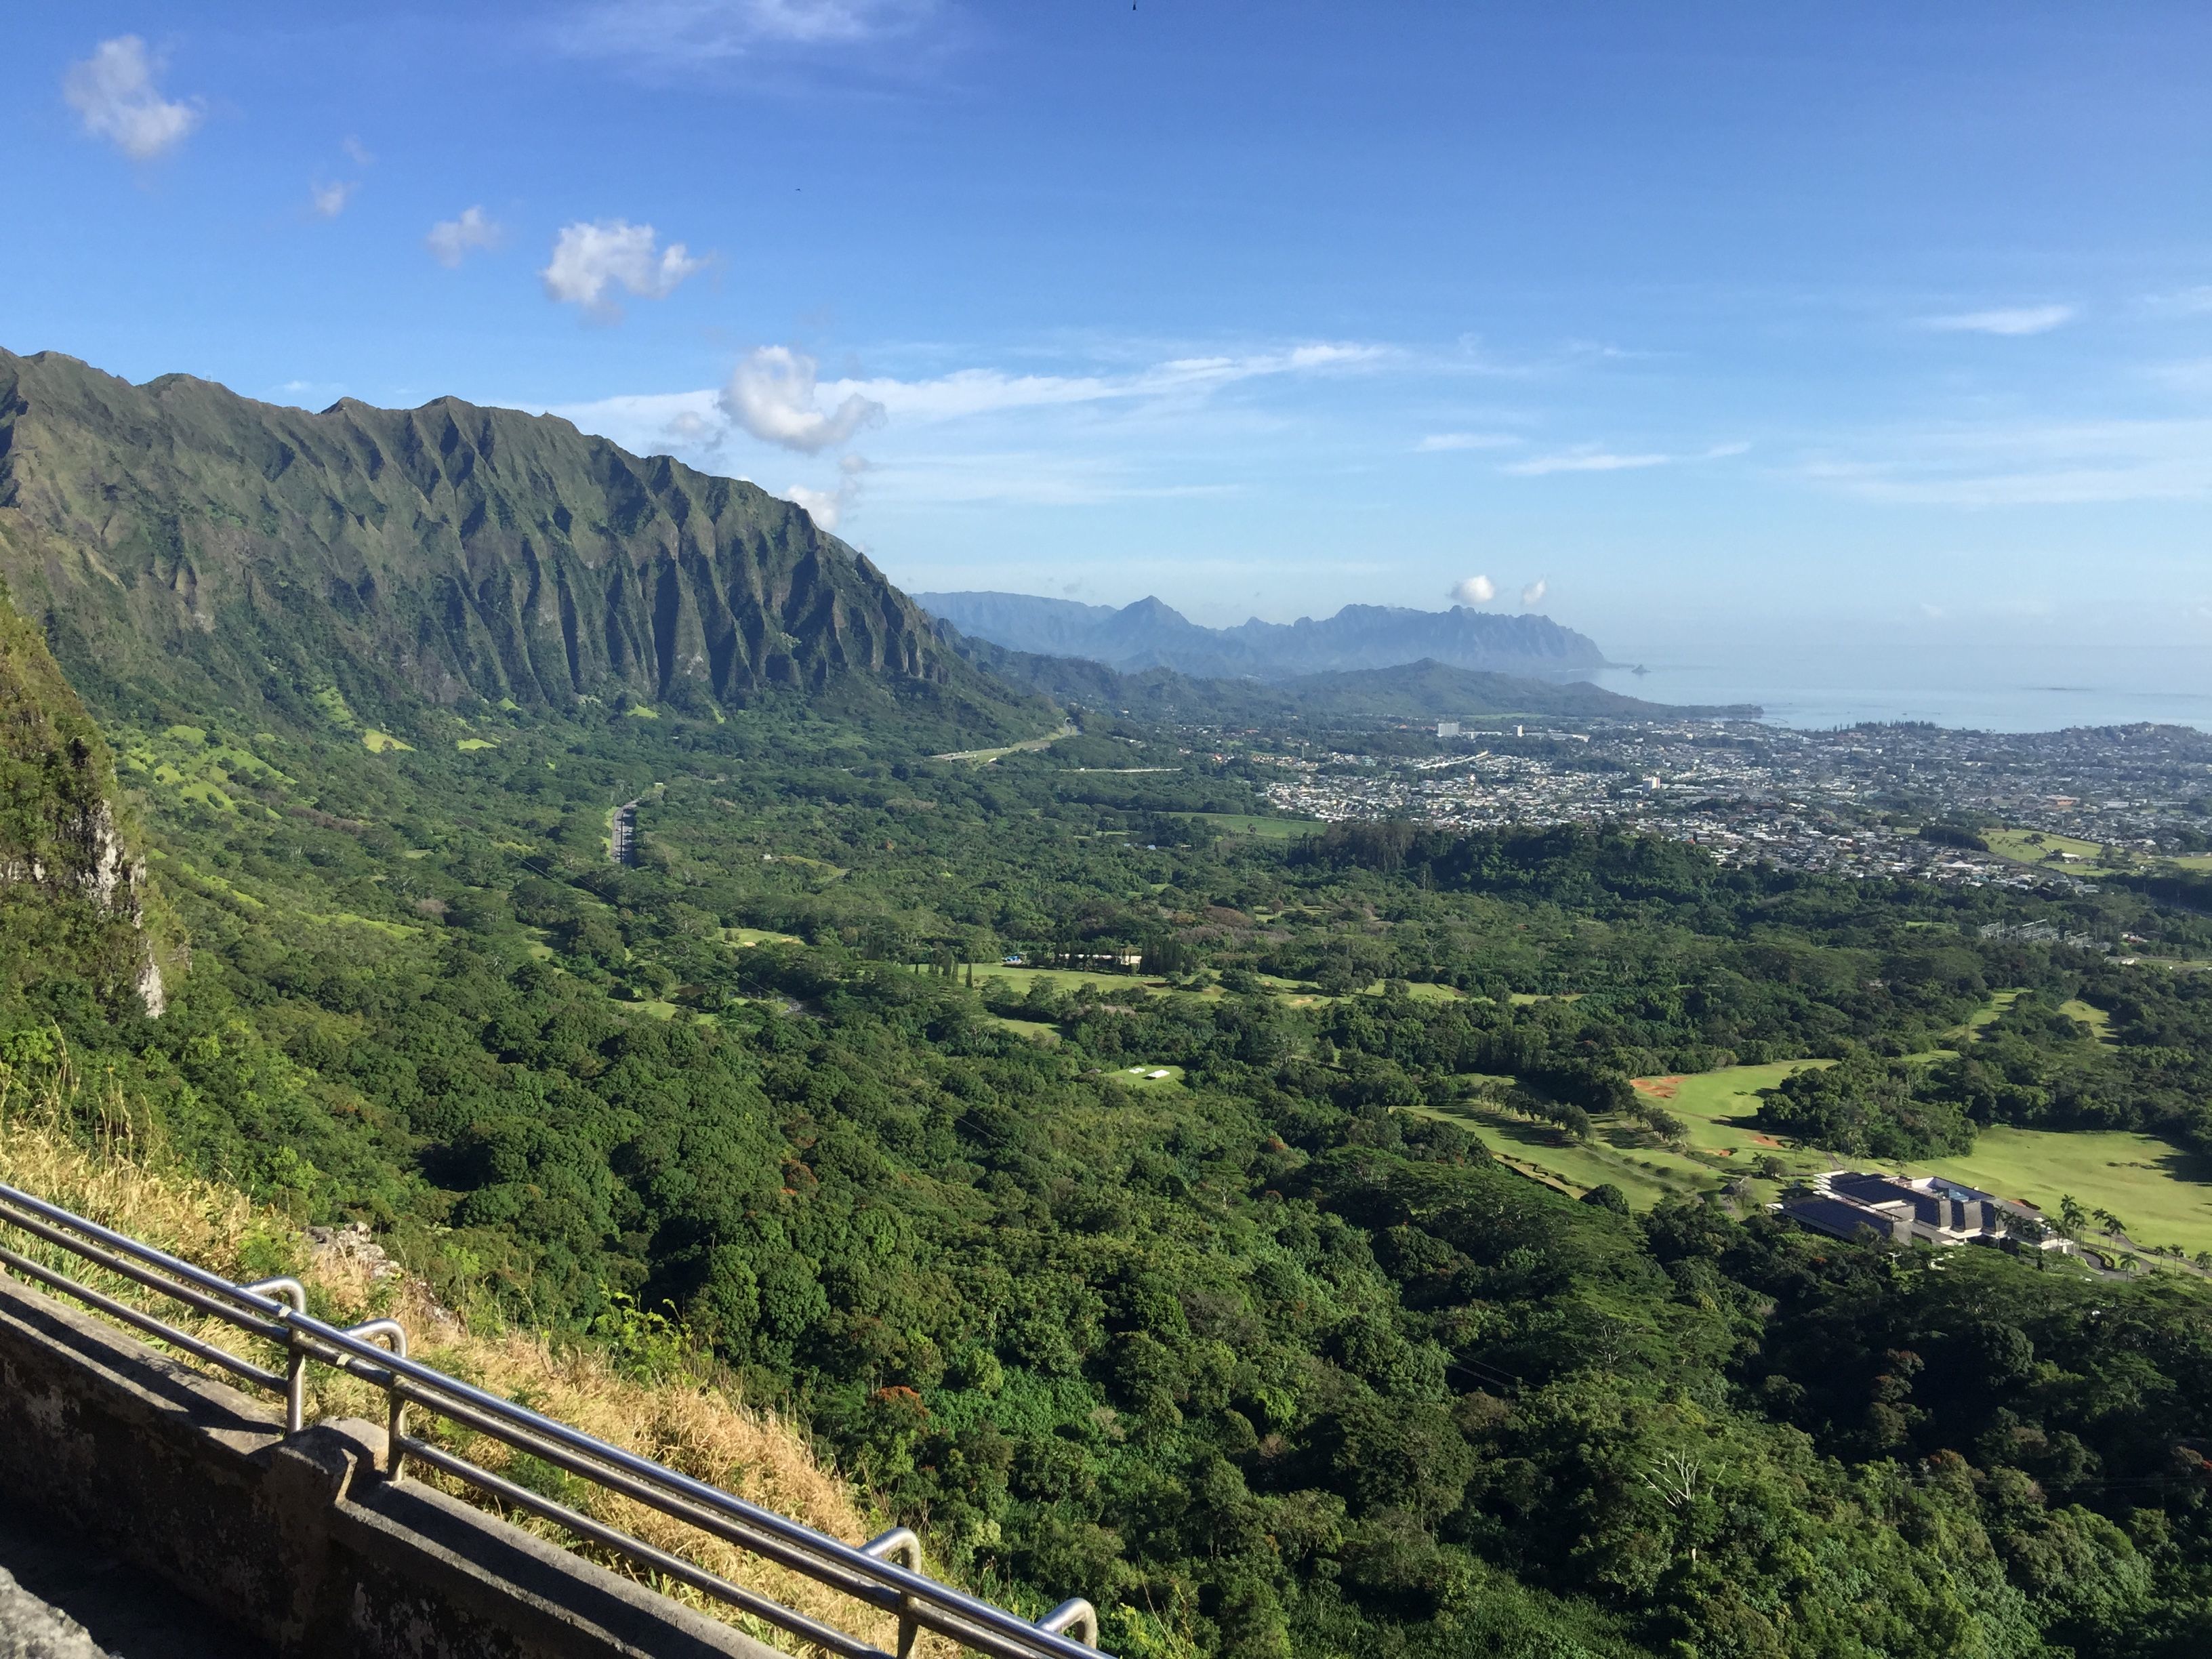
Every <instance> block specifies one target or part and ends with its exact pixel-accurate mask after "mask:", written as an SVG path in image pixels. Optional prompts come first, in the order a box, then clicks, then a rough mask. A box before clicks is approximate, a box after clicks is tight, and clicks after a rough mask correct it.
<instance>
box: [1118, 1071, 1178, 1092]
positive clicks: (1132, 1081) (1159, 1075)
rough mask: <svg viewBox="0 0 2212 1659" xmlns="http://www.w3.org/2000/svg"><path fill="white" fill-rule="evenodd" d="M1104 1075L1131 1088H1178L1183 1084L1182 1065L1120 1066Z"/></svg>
mask: <svg viewBox="0 0 2212 1659" xmlns="http://www.w3.org/2000/svg"><path fill="white" fill-rule="evenodd" d="M1106 1075H1107V1076H1108V1077H1109V1078H1111V1079H1113V1080H1114V1081H1115V1082H1116V1083H1120V1084H1125V1085H1127V1086H1128V1087H1130V1088H1132V1089H1180V1088H1182V1086H1183V1081H1182V1066H1116V1067H1115V1069H1114V1070H1113V1071H1110V1072H1109V1073H1106Z"/></svg>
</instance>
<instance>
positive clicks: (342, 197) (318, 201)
mask: <svg viewBox="0 0 2212 1659" xmlns="http://www.w3.org/2000/svg"><path fill="white" fill-rule="evenodd" d="M360 188H361V186H360V185H358V184H354V183H351V182H339V183H337V184H328V185H325V184H316V185H312V186H311V187H310V188H309V189H308V191H307V202H308V205H310V206H311V207H313V209H314V210H315V212H316V213H317V214H318V215H319V216H321V217H323V218H325V219H335V218H337V216H338V215H340V214H341V213H343V212H344V211H345V204H347V203H348V202H349V201H351V200H352V199H353V193H354V191H356V190H359V189H360Z"/></svg>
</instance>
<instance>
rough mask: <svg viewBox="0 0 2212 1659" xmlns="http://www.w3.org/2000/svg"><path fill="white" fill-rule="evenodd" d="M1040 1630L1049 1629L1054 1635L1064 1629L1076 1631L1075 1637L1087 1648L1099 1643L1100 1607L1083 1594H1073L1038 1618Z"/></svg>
mask: <svg viewBox="0 0 2212 1659" xmlns="http://www.w3.org/2000/svg"><path fill="white" fill-rule="evenodd" d="M1037 1628H1038V1629H1039V1630H1048V1631H1050V1632H1052V1633H1053V1634H1054V1636H1057V1635H1059V1634H1060V1632H1062V1631H1072V1632H1074V1636H1075V1639H1076V1640H1077V1641H1079V1642H1080V1643H1082V1644H1083V1645H1084V1646H1085V1647H1086V1648H1095V1647H1097V1645H1098V1609H1097V1608H1096V1607H1092V1606H1091V1603H1090V1602H1088V1601H1085V1600H1084V1599H1083V1598H1082V1597H1081V1596H1079V1595H1077V1596H1072V1597H1070V1598H1069V1599H1068V1600H1066V1601H1062V1602H1061V1603H1060V1605H1059V1606H1058V1607H1054V1609H1053V1610H1052V1611H1051V1612H1050V1613H1047V1614H1045V1616H1044V1617H1043V1618H1042V1619H1040V1620H1037Z"/></svg>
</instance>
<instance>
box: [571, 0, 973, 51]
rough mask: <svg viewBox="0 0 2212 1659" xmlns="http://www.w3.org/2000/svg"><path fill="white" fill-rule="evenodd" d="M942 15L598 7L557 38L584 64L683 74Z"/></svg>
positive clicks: (714, 5)
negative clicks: (598, 61)
mask: <svg viewBox="0 0 2212 1659" xmlns="http://www.w3.org/2000/svg"><path fill="white" fill-rule="evenodd" d="M936 10H937V6H936V4H935V3H934V0H595V3H592V4H587V5H583V6H580V7H578V8H577V9H574V11H572V12H571V13H569V15H568V17H567V19H566V20H565V21H563V22H562V24H561V25H560V26H559V27H558V28H557V30H556V37H555V38H556V40H557V41H558V42H559V44H560V46H562V48H563V49H564V50H566V51H568V52H573V53H574V54H576V55H577V56H579V57H585V58H632V59H637V60H641V61H644V62H647V63H652V64H661V65H665V66H669V67H683V66H685V65H696V64H702V63H706V64H712V63H721V62H727V61H729V60H731V59H733V58H751V57H756V56H758V55H759V54H761V53H762V52H771V51H776V50H783V51H790V50H793V49H801V50H803V49H807V48H815V49H821V48H834V47H840V46H842V47H848V48H849V47H854V46H866V45H868V44H870V43H872V42H876V41H881V40H891V39H896V38H897V37H899V36H902V35H909V34H912V33H915V31H916V30H917V29H919V28H920V27H921V26H922V24H924V23H925V22H927V21H928V20H929V18H930V17H931V15H933V13H934V12H935V11H936Z"/></svg>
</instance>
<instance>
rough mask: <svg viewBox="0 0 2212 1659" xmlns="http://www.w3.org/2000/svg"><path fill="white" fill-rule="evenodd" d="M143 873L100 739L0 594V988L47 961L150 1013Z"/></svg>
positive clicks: (154, 999) (46, 968) (155, 993)
mask: <svg viewBox="0 0 2212 1659" xmlns="http://www.w3.org/2000/svg"><path fill="white" fill-rule="evenodd" d="M145 881H146V866H145V865H144V864H143V862H142V861H141V860H139V859H138V858H137V855H136V854H134V853H133V852H132V851H131V848H130V846H129V844H128V842H127V840H126V837H125V833H124V829H123V825H122V823H121V817H120V814H119V813H118V810H117V807H116V794H115V770H114V763H113V761H112V757H110V756H109V753H108V750H107V745H106V743H105V742H103V741H102V740H101V738H100V732H99V730H98V728H97V727H95V726H94V724H93V722H92V719H91V717H90V716H89V715H88V714H86V713H85V710H84V707H83V705H82V703H80V702H78V701H77V699H76V694H75V693H74V692H72V691H71V690H70V688H69V686H68V684H66V683H65V682H64V680H63V678H62V676H61V671H60V670H59V669H58V667H56V666H55V664H54V659H53V658H52V656H51V655H50V654H49V653H48V652H47V650H46V643H45V641H43V640H41V639H40V636H39V635H38V633H37V631H36V630H35V629H32V628H31V627H30V626H29V625H28V624H27V623H25V622H24V621H23V619H22V618H21V617H19V616H17V615H16V614H15V611H14V610H13V609H12V608H11V607H10V606H9V604H8V602H7V599H6V598H5V595H4V593H0V955H4V956H5V957H8V958H9V960H7V961H5V962H4V963H0V995H5V994H9V993H11V992H20V991H21V989H23V988H24V987H26V986H27V984H28V983H29V981H30V980H31V979H32V978H33V976H36V975H44V974H49V973H51V972H52V970H53V969H55V968H57V967H58V968H59V969H62V970H63V971H64V972H66V973H68V974H69V975H71V976H73V977H74V978H75V979H76V980H77V981H79V982H80V983H82V985H83V986H84V987H86V988H87V989H88V991H89V992H90V993H91V994H93V995H94V997H96V998H98V999H99V1000H101V1001H103V1002H106V1003H107V1004H109V1005H110V1006H115V1005H116V1004H118V1002H120V1001H121V1000H124V999H126V998H130V997H135V998H137V1000H138V1002H139V1003H140V1004H141V1005H142V1006H143V1008H144V1009H145V1011H146V1012H148V1013H149V1014H153V1015H155V1016H159V1015H160V1014H161V1012H162V1011H163V1008H164V1007H165V1006H166V1004H167V994H166V992H165V989H164V987H163V985H162V982H161V969H160V968H159V967H158V966H157V965H156V964H155V958H154V952H153V950H152V946H151V942H150V941H149V939H148V938H147V937H146V933H145V912H144V902H143V895H144V889H145ZM42 959H43V960H42Z"/></svg>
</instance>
